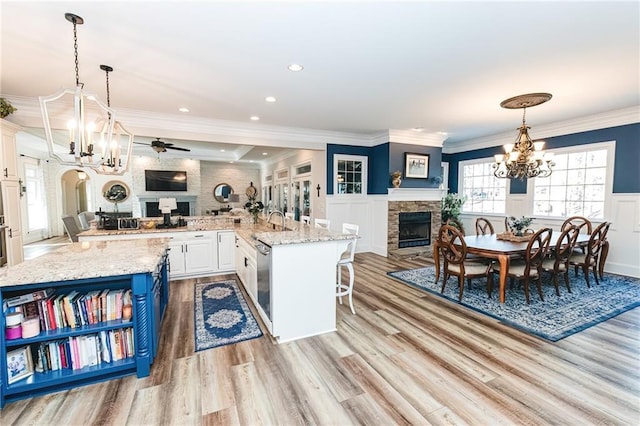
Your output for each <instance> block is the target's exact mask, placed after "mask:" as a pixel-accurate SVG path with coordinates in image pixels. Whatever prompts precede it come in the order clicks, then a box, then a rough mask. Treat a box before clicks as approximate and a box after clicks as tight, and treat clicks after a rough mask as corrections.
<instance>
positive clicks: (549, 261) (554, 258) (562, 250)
mask: <svg viewBox="0 0 640 426" xmlns="http://www.w3.org/2000/svg"><path fill="white" fill-rule="evenodd" d="M579 233H580V229H579V228H578V227H577V226H574V225H570V226H566V227H565V229H564V230H563V231H562V233H561V234H560V237H558V241H557V242H556V245H555V249H554V250H553V251H552V252H551V253H550V256H549V257H547V258H545V259H544V261H543V262H542V270H543V271H545V272H549V273H551V275H552V276H553V285H554V286H555V288H556V295H558V296H560V289H558V275H560V274H562V275H563V276H564V284H565V285H566V286H567V291H568V292H569V293H571V286H570V285H569V258H570V257H571V254H572V253H573V248H574V247H575V245H576V241H577V240H578V234H579Z"/></svg>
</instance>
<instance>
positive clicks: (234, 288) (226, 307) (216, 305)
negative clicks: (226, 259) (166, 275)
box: [194, 280, 262, 352]
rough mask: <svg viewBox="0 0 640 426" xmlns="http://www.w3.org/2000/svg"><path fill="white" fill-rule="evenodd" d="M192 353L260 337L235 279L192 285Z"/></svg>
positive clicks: (257, 327) (256, 324)
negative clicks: (193, 330)
mask: <svg viewBox="0 0 640 426" xmlns="http://www.w3.org/2000/svg"><path fill="white" fill-rule="evenodd" d="M194 303H195V309H194V311H195V321H194V324H195V339H194V340H195V344H196V352H197V351H203V350H205V349H211V348H215V347H218V346H223V345H230V344H232V343H238V342H242V341H243V340H250V339H255V338H257V337H260V336H262V331H261V330H260V326H259V325H258V322H257V321H256V319H255V317H254V316H253V314H252V313H251V309H249V306H248V305H247V302H246V300H244V296H243V295H242V292H241V291H240V289H239V288H238V284H237V283H236V281H235V280H227V281H219V282H213V283H198V284H196V285H195V295H194Z"/></svg>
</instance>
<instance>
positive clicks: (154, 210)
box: [145, 201, 190, 217]
mask: <svg viewBox="0 0 640 426" xmlns="http://www.w3.org/2000/svg"><path fill="white" fill-rule="evenodd" d="M145 205H146V212H147V213H146V217H159V216H162V212H161V211H160V209H159V208H158V202H157V201H155V202H153V201H147V202H146V203H145ZM176 205H177V206H178V208H177V209H176V210H171V216H190V215H189V202H188V201H178V202H177V203H176Z"/></svg>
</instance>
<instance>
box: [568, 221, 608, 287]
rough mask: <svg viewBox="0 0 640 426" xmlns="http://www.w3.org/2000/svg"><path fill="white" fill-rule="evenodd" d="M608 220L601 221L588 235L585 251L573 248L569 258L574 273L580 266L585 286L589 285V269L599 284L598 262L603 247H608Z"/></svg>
mask: <svg viewBox="0 0 640 426" xmlns="http://www.w3.org/2000/svg"><path fill="white" fill-rule="evenodd" d="M609 226H611V223H610V222H602V223H601V224H600V225H598V227H597V228H596V229H594V231H593V232H592V233H591V236H590V237H589V242H588V243H587V245H586V248H585V253H580V252H579V251H576V250H574V251H573V253H571V257H570V258H569V264H571V265H573V266H574V269H575V271H574V273H575V275H576V276H577V275H578V268H582V272H584V279H585V281H586V282H587V287H591V284H590V283H589V269H591V270H593V275H594V277H595V278H596V284H598V285H599V284H600V282H599V281H598V276H599V273H598V272H599V271H598V269H599V266H600V265H599V262H602V261H603V259H601V254H602V251H603V248H604V247H607V248H606V249H608V246H607V245H608V242H607V233H608V232H609Z"/></svg>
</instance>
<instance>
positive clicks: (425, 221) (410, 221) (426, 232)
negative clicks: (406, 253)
mask: <svg viewBox="0 0 640 426" xmlns="http://www.w3.org/2000/svg"><path fill="white" fill-rule="evenodd" d="M398 220H399V225H398V248H404V247H420V246H428V245H430V244H431V212H401V213H400V214H399V217H398Z"/></svg>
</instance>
